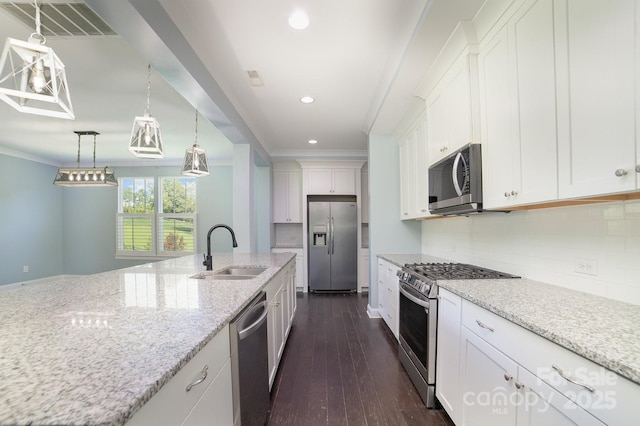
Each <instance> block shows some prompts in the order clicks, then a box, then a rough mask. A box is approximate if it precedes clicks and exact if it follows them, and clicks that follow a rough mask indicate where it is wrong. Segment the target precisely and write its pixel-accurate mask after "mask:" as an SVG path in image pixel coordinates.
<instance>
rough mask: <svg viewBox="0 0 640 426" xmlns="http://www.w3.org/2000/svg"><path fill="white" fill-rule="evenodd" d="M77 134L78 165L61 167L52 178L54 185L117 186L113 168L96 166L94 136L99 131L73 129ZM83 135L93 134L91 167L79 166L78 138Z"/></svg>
mask: <svg viewBox="0 0 640 426" xmlns="http://www.w3.org/2000/svg"><path fill="white" fill-rule="evenodd" d="M73 133H75V134H77V135H78V167H76V168H75V169H74V168H66V167H61V168H59V169H58V173H56V177H55V178H54V179H53V184H54V185H60V186H118V181H117V180H116V176H115V173H114V172H113V170H111V169H109V168H107V167H102V168H98V167H96V136H97V135H99V134H100V133H98V132H94V131H93V130H87V131H74V132H73ZM83 135H93V167H80V138H81V137H82V136H83Z"/></svg>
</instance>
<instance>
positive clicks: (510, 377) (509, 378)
mask: <svg viewBox="0 0 640 426" xmlns="http://www.w3.org/2000/svg"><path fill="white" fill-rule="evenodd" d="M504 379H505V380H506V381H507V382H510V381H511V379H513V377H512V376H510V375H508V374H505V375H504Z"/></svg>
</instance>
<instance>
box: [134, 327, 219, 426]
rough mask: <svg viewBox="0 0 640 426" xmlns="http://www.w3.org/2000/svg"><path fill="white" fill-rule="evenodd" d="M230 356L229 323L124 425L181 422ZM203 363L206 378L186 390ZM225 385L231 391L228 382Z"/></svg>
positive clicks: (174, 423) (199, 375) (201, 368)
mask: <svg viewBox="0 0 640 426" xmlns="http://www.w3.org/2000/svg"><path fill="white" fill-rule="evenodd" d="M230 356H231V351H230V347H229V326H225V327H224V328H223V329H222V330H220V331H219V332H218V334H217V335H216V336H215V337H214V338H213V339H212V340H211V341H210V342H209V343H207V345H206V346H205V347H204V348H202V349H201V350H200V352H198V353H197V354H196V355H195V356H194V357H193V358H192V359H191V360H190V361H189V362H188V363H187V364H186V365H185V366H184V367H182V368H181V369H180V371H178V373H177V374H176V375H175V376H174V377H173V378H171V380H169V382H168V383H166V384H165V385H164V386H163V387H162V388H161V389H160V390H159V391H158V393H156V394H155V395H154V396H153V397H152V398H151V399H150V400H149V401H148V402H147V403H146V404H145V405H143V406H142V408H141V409H140V410H139V411H138V412H137V413H135V414H134V416H133V417H132V418H131V420H130V421H129V422H128V423H127V425H131V426H136V425H141V426H144V425H149V424H173V425H177V424H180V423H181V422H182V421H183V420H184V419H185V417H187V415H188V414H189V412H190V411H191V410H192V408H193V407H194V406H195V404H196V403H197V402H198V400H199V399H200V397H202V395H203V394H204V392H205V390H207V388H208V387H209V385H210V384H211V382H212V381H213V380H214V378H215V377H216V376H217V375H218V373H219V372H220V370H221V369H222V368H223V367H224V366H225V363H226V362H227V361H228V360H229V358H230ZM205 365H206V366H207V367H208V369H207V377H206V379H205V380H203V381H202V382H201V383H200V384H198V385H196V386H194V387H192V388H191V390H190V391H188V392H187V391H186V388H187V386H188V385H189V384H191V383H193V382H195V381H196V380H198V379H200V378H201V377H202V374H203V373H202V371H203V368H204V366H205ZM228 385H229V393H231V382H229V384H228Z"/></svg>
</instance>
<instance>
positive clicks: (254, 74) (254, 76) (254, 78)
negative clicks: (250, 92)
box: [247, 70, 264, 87]
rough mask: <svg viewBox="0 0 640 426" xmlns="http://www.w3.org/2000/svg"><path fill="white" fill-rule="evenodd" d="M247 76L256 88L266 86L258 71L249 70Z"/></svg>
mask: <svg viewBox="0 0 640 426" xmlns="http://www.w3.org/2000/svg"><path fill="white" fill-rule="evenodd" d="M247 75H248V76H249V83H251V85H252V86H255V87H258V86H264V83H263V82H262V79H261V78H260V74H258V71H256V70H249V71H247Z"/></svg>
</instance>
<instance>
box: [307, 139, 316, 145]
mask: <svg viewBox="0 0 640 426" xmlns="http://www.w3.org/2000/svg"><path fill="white" fill-rule="evenodd" d="M309 143H310V144H311V145H313V144H316V143H318V141H317V140H315V139H309Z"/></svg>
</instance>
